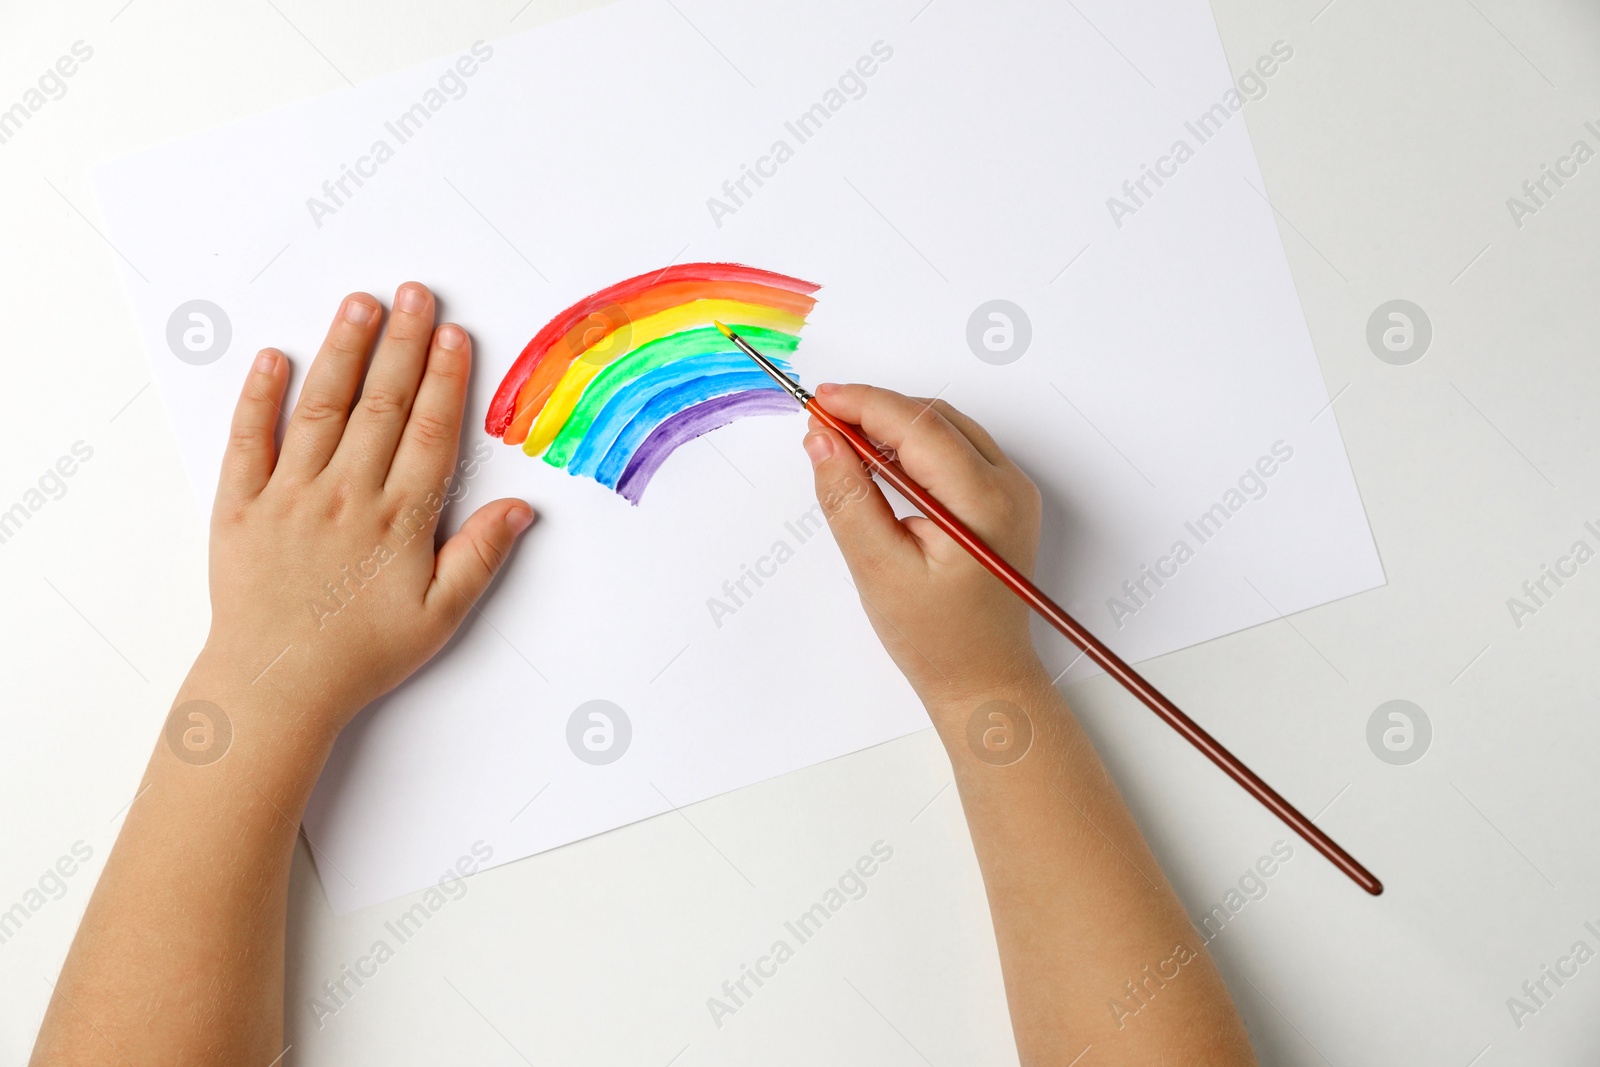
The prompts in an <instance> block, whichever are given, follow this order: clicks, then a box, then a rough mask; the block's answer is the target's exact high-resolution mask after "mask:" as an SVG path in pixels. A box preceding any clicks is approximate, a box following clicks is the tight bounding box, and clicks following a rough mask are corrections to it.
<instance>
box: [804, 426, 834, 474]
mask: <svg viewBox="0 0 1600 1067" xmlns="http://www.w3.org/2000/svg"><path fill="white" fill-rule="evenodd" d="M802 443H803V444H804V445H805V447H806V455H808V456H810V457H811V465H812V466H813V467H814V466H816V465H817V464H819V463H821V462H822V461H823V460H825V459H827V458H828V457H829V456H831V455H833V438H831V437H829V436H828V435H827V434H825V433H808V434H806V439H805V441H804V442H802Z"/></svg>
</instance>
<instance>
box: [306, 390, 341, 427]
mask: <svg viewBox="0 0 1600 1067" xmlns="http://www.w3.org/2000/svg"><path fill="white" fill-rule="evenodd" d="M344 414H345V407H344V405H343V404H341V403H339V402H338V401H337V400H335V399H334V398H333V397H331V396H329V395H328V394H327V393H308V394H306V395H304V396H302V397H301V398H300V403H298V404H296V405H295V409H294V417H295V418H297V419H299V420H300V421H301V422H309V423H322V422H328V421H331V420H333V419H340V418H343V417H344Z"/></svg>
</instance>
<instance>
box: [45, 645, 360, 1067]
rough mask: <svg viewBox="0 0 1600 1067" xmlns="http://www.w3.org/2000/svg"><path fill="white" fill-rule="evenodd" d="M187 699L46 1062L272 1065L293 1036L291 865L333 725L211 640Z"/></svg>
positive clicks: (110, 883) (62, 987) (152, 768)
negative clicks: (287, 1000) (227, 660)
mask: <svg viewBox="0 0 1600 1067" xmlns="http://www.w3.org/2000/svg"><path fill="white" fill-rule="evenodd" d="M192 701H206V702H207V703H208V704H211V705H214V706H215V707H214V708H206V707H204V706H196V705H193V704H191V703H190V702H192ZM174 708H175V710H176V712H177V713H178V714H177V716H176V717H177V720H178V724H177V727H176V728H175V729H174V728H170V727H171V722H170V721H169V729H168V730H164V731H163V736H162V738H161V739H159V740H158V741H157V743H156V749H155V752H154V753H153V754H152V756H151V759H150V763H149V766H148V767H147V769H146V771H145V774H144V777H143V779H142V780H141V781H140V784H139V791H138V794H137V799H136V800H135V801H134V803H133V804H132V805H131V806H130V807H129V809H128V812H127V816H126V820H125V822H124V823H123V826H122V830H121V833H120V834H119V836H118V838H117V843H116V847H115V848H113V849H112V852H111V856H110V858H109V859H108V860H107V862H106V867H105V870H104V872H103V873H102V874H101V876H100V881H99V884H98V885H97V886H96V887H95V892H94V895H93V897H92V898H91V899H90V901H89V907H88V910H87V912H86V913H85V915H84V919H83V923H82V925H81V926H80V927H79V929H78V934H77V937H76V938H75V939H74V940H73V943H72V948H71V951H70V952H69V953H68V956H67V961H66V964H65V966H64V967H63V968H62V972H61V977H60V979H59V980H58V981H57V983H56V992H55V995H54V997H53V998H52V999H51V1002H50V1006H49V1010H48V1011H47V1013H46V1015H45V1020H44V1025H43V1027H42V1029H41V1030H40V1034H39V1040H38V1042H37V1044H36V1046H35V1048H34V1055H33V1061H32V1062H33V1063H34V1064H52V1065H53V1064H72V1065H74V1067H77V1065H83V1064H98V1063H104V1064H116V1063H123V1062H135V1063H143V1062H151V1063H255V1064H261V1065H263V1067H265V1065H266V1064H268V1063H270V1062H272V1061H273V1060H274V1059H276V1058H277V1057H278V1055H279V1053H280V1052H282V1051H283V1044H282V1034H283V966H284V963H283V951H284V923H285V911H286V907H287V892H288V883H289V865H290V862H291V858H292V855H293V851H294V841H295V836H296V834H297V832H298V830H299V826H300V817H301V814H302V812H303V811H304V808H305V804H306V799H307V798H308V797H309V796H310V793H311V787H312V785H313V784H314V783H315V781H316V777H317V774H318V772H319V771H320V770H321V768H322V764H323V762H324V761H325V759H326V756H327V752H328V747H329V746H328V740H329V739H328V738H325V737H319V736H315V735H310V736H307V735H305V734H302V733H301V732H300V731H297V730H294V729H288V730H286V729H285V728H284V725H285V723H286V722H290V721H293V720H294V719H295V718H296V709H294V708H291V707H284V706H279V705H278V704H277V703H276V701H275V700H274V699H273V696H272V691H271V689H270V688H269V687H267V686H265V685H264V684H263V685H262V686H259V687H253V686H251V685H250V684H249V678H248V668H245V667H244V666H243V665H239V666H237V667H234V666H230V665H227V664H221V663H217V662H214V661H211V660H208V659H207V657H205V656H202V658H201V661H200V662H198V663H197V664H196V665H195V669H194V671H193V672H192V673H191V674H190V676H189V679H188V680H187V681H186V682H185V683H184V685H183V688H182V689H181V690H180V692H179V696H178V699H177V701H176V702H175V703H174ZM216 709H225V710H224V711H222V715H223V716H226V718H225V719H223V718H220V717H219V716H218V715H217V713H216ZM191 716H199V718H192V717H191ZM185 733H187V734H188V735H189V736H188V739H187V743H186V741H185V738H184V736H183V735H184V734H185ZM169 738H170V740H169Z"/></svg>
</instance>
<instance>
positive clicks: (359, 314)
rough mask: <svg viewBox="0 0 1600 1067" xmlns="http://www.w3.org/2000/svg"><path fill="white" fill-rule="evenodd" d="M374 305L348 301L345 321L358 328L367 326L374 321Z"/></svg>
mask: <svg viewBox="0 0 1600 1067" xmlns="http://www.w3.org/2000/svg"><path fill="white" fill-rule="evenodd" d="M372 311H373V308H372V305H371V304H369V303H367V302H366V301H365V300H346V301H345V302H344V321H346V322H349V323H354V324H355V325H357V326H362V325H365V324H366V323H368V322H371V321H372Z"/></svg>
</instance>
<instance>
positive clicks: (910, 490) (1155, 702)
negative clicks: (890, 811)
mask: <svg viewBox="0 0 1600 1067" xmlns="http://www.w3.org/2000/svg"><path fill="white" fill-rule="evenodd" d="M713 321H715V320H713ZM716 326H717V329H719V330H721V331H722V335H723V336H724V337H726V338H727V339H728V340H730V341H732V342H733V343H734V344H736V345H738V346H739V350H740V351H742V352H743V353H744V354H745V355H747V356H749V357H750V358H751V359H753V360H755V362H756V365H757V366H759V367H760V368H761V369H762V370H764V371H766V372H767V373H768V374H769V375H771V376H772V380H773V381H775V382H777V383H778V385H779V386H780V387H781V388H782V389H783V390H784V392H786V393H788V394H789V395H790V396H792V397H794V398H795V400H797V401H798V402H799V403H800V406H801V407H803V408H805V409H806V411H807V412H809V413H810V414H811V416H812V417H813V418H815V419H816V420H817V421H818V422H820V423H822V424H823V425H824V426H827V427H828V428H829V429H831V430H833V431H835V432H836V433H838V434H839V435H840V436H841V437H843V438H844V439H845V440H846V441H848V442H850V447H851V448H853V449H855V451H856V454H857V455H859V456H860V457H861V460H862V462H863V463H865V464H866V465H867V469H868V470H870V471H872V473H873V474H875V475H877V476H878V477H879V478H882V479H883V480H884V481H885V482H887V483H888V484H889V485H892V486H893V487H894V488H895V490H896V491H898V492H899V493H900V495H901V496H903V497H905V498H906V499H907V500H909V501H911V503H912V504H914V505H916V507H917V510H919V511H921V512H922V513H923V514H924V515H926V516H927V517H928V518H929V519H930V520H932V522H933V524H934V525H935V526H937V527H939V529H941V530H943V531H944V532H945V533H946V534H949V535H950V537H951V538H952V539H953V540H954V541H955V543H956V544H958V545H960V546H961V547H962V548H964V549H966V550H967V552H969V553H970V554H971V555H972V558H973V559H975V560H977V561H978V562H979V563H981V564H983V566H984V567H985V568H987V569H988V570H989V572H990V573H992V574H993V575H994V576H995V577H996V578H998V579H1000V581H1001V582H1002V583H1004V585H1005V586H1006V588H1007V589H1010V590H1011V591H1012V592H1013V593H1015V594H1016V595H1017V596H1019V597H1021V598H1022V600H1023V602H1024V603H1026V604H1027V605H1028V606H1029V607H1030V608H1032V609H1033V610H1034V611H1036V612H1038V613H1039V615H1040V616H1041V617H1043V619H1044V620H1045V621H1046V622H1048V623H1049V624H1050V625H1051V626H1054V627H1055V628H1056V629H1057V630H1059V631H1061V633H1062V634H1063V635H1065V636H1066V638H1067V640H1069V641H1071V642H1072V643H1073V644H1075V645H1077V646H1078V647H1079V648H1081V649H1083V651H1084V654H1085V655H1087V656H1088V657H1089V658H1090V659H1092V660H1094V661H1095V662H1096V663H1098V664H1099V665H1100V666H1101V667H1103V668H1104V669H1105V671H1106V673H1107V674H1109V675H1111V677H1113V678H1115V679H1116V680H1117V681H1118V682H1120V683H1122V687H1123V688H1124V689H1126V690H1127V691H1128V692H1130V693H1132V694H1133V695H1134V696H1136V697H1138V698H1139V699H1140V700H1141V701H1143V702H1144V704H1145V706H1146V707H1148V708H1149V709H1150V710H1151V711H1153V712H1155V713H1156V714H1157V715H1159V716H1160V717H1161V718H1162V720H1163V721H1164V722H1166V724H1167V725H1168V726H1170V727H1172V728H1173V729H1174V730H1176V731H1178V733H1179V734H1181V735H1183V737H1184V738H1185V739H1186V740H1187V741H1188V742H1189V743H1190V744H1191V745H1193V746H1194V747H1195V748H1198V749H1199V750H1200V751H1201V752H1202V753H1204V754H1205V756H1206V758H1207V759H1209V760H1210V761H1211V762H1212V763H1215V764H1216V765H1217V766H1218V767H1220V768H1222V770H1223V773H1225V774H1227V775H1228V777H1230V778H1232V779H1233V780H1234V781H1236V782H1238V783H1239V784H1240V785H1241V786H1243V787H1244V790H1245V792H1247V793H1249V794H1250V795H1251V796H1253V797H1255V798H1256V799H1257V800H1259V801H1260V802H1261V803H1262V804H1264V805H1265V806H1266V808H1267V810H1268V811H1271V812H1272V813H1273V814H1274V815H1276V816H1277V817H1278V818H1280V819H1282V820H1283V821H1284V822H1285V823H1287V824H1288V826H1289V828H1290V829H1291V830H1293V831H1294V832H1295V833H1297V834H1299V835H1300V836H1301V837H1302V838H1304V839H1305V841H1306V843H1307V844H1309V845H1310V846H1311V847H1312V848H1314V849H1316V850H1317V851H1318V852H1320V853H1322V854H1323V855H1324V856H1326V857H1328V859H1329V860H1330V861H1332V863H1333V865H1334V866H1335V867H1338V868H1339V869H1340V870H1341V871H1343V872H1344V873H1345V874H1347V875H1349V876H1350V879H1351V880H1352V881H1353V882H1355V883H1356V885H1359V886H1360V887H1361V888H1362V889H1365V890H1366V891H1367V892H1368V893H1371V894H1372V895H1373V896H1377V895H1378V894H1380V893H1382V892H1383V883H1382V882H1380V881H1378V879H1377V878H1375V877H1374V876H1373V874H1372V872H1371V871H1369V870H1367V869H1366V868H1365V867H1363V866H1361V864H1359V863H1357V862H1356V860H1355V857H1353V856H1351V855H1350V853H1348V852H1346V851H1345V850H1344V849H1342V848H1340V847H1339V845H1338V844H1337V843H1335V842H1334V840H1333V839H1332V838H1331V837H1329V836H1328V835H1327V834H1325V833H1323V832H1322V831H1321V830H1319V829H1317V827H1316V824H1314V823H1313V822H1312V821H1311V820H1310V819H1308V818H1306V817H1305V816H1304V815H1302V814H1301V813H1300V811H1299V809H1297V808H1296V807H1295V806H1294V805H1293V804H1290V803H1289V802H1288V801H1287V800H1285V799H1283V797H1281V796H1279V795H1278V792H1277V790H1275V789H1273V788H1272V787H1271V786H1270V785H1268V784H1267V783H1266V782H1264V781H1262V780H1261V778H1260V776H1258V775H1257V774H1256V773H1255V772H1254V771H1252V770H1251V769H1250V768H1249V767H1246V766H1245V765H1244V764H1243V763H1242V762H1240V760H1239V757H1237V756H1235V755H1234V754H1233V753H1232V752H1229V751H1228V750H1227V749H1226V748H1225V747H1223V745H1222V743H1221V742H1219V741H1218V740H1217V739H1216V738H1214V737H1212V736H1211V735H1210V734H1208V733H1207V732H1206V731H1205V730H1203V729H1201V728H1200V725H1199V724H1198V723H1196V722H1195V721H1194V720H1193V719H1191V718H1189V716H1187V715H1185V714H1184V713H1183V712H1182V711H1179V710H1178V706H1177V705H1176V704H1174V703H1173V702H1172V701H1170V700H1168V699H1167V698H1166V697H1164V696H1162V695H1161V692H1160V691H1159V690H1158V689H1156V687H1155V686H1153V685H1151V684H1150V683H1149V682H1147V681H1145V679H1144V677H1143V676H1142V675H1140V674H1139V672H1138V671H1135V670H1134V669H1133V668H1132V667H1130V666H1128V665H1127V664H1126V663H1124V662H1123V661H1122V658H1121V657H1120V656H1118V655H1117V654H1116V653H1115V652H1113V651H1111V650H1110V649H1109V648H1107V647H1106V646H1105V645H1104V644H1102V643H1101V642H1100V640H1099V639H1098V638H1096V637H1095V636H1094V635H1093V634H1091V633H1090V632H1089V631H1088V630H1086V629H1084V627H1083V625H1082V624H1081V623H1079V622H1078V621H1077V620H1076V619H1074V618H1073V617H1072V616H1071V615H1068V614H1067V613H1066V611H1064V610H1063V609H1062V608H1061V606H1060V605H1059V604H1057V603H1056V602H1055V601H1053V600H1051V599H1050V598H1049V597H1047V596H1045V595H1044V593H1043V592H1041V591H1040V589H1039V587H1038V586H1036V585H1034V584H1033V583H1032V582H1031V581H1029V580H1028V579H1027V577H1026V576H1024V575H1023V574H1022V572H1021V571H1019V570H1017V569H1016V568H1015V567H1013V566H1011V564H1009V563H1007V562H1006V561H1005V560H1004V559H1002V558H1001V557H1000V554H999V553H997V552H996V551H995V550H994V549H992V548H990V547H989V546H988V545H987V544H985V543H984V542H983V540H982V539H981V538H979V537H978V536H977V535H976V534H974V533H973V532H972V531H971V530H969V529H967V528H966V526H965V525H964V524H963V523H962V522H961V520H960V519H958V518H956V517H955V516H954V515H952V514H950V512H949V511H947V510H945V508H944V506H943V505H942V504H940V503H939V502H938V501H937V500H935V499H934V498H933V496H932V495H931V494H930V493H929V492H928V491H927V490H926V489H924V488H922V486H920V485H918V484H917V483H916V482H914V481H912V479H911V478H910V476H908V475H907V474H906V472H905V471H904V470H903V469H902V468H901V466H900V464H899V463H897V462H895V461H894V459H892V458H891V457H890V456H888V455H886V454H884V453H883V452H880V451H879V450H878V448H877V447H876V446H875V445H873V444H872V442H871V441H869V440H867V436H866V434H864V433H862V432H861V429H860V427H857V426H852V425H850V424H849V423H847V422H845V421H844V420H842V419H840V418H837V417H836V416H834V415H833V414H832V413H830V412H829V411H828V409H827V408H825V407H823V406H822V405H821V404H819V403H818V402H817V398H816V397H815V396H813V395H811V393H810V392H808V391H807V390H805V389H804V388H802V387H801V386H800V384H799V383H798V382H795V381H793V380H792V379H791V378H790V377H789V376H788V375H787V374H785V373H783V372H782V371H781V370H779V369H778V368H777V366H776V365H775V364H774V363H773V362H772V361H771V360H769V359H768V358H767V357H766V356H763V355H762V354H761V353H760V352H757V351H756V350H755V349H754V348H752V347H750V344H749V342H747V341H745V340H744V338H742V337H740V336H739V335H738V334H736V333H734V332H733V331H732V330H730V329H728V327H726V326H724V325H723V324H722V323H720V322H718V323H716Z"/></svg>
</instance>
